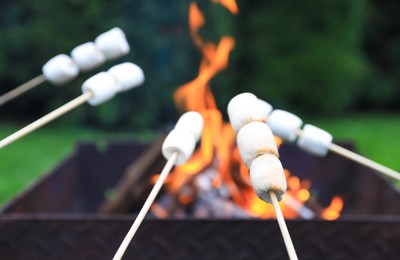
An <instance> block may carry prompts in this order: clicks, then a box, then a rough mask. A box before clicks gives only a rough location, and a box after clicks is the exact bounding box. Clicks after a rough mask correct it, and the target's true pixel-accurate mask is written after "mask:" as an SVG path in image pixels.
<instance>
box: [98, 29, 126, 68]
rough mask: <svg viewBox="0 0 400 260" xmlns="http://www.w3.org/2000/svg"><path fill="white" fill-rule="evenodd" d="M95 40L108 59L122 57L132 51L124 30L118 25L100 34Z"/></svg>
mask: <svg viewBox="0 0 400 260" xmlns="http://www.w3.org/2000/svg"><path fill="white" fill-rule="evenodd" d="M94 42H95V44H96V47H97V48H99V49H100V51H101V52H102V53H103V54H104V56H105V57H106V59H107V60H113V59H116V58H119V57H122V56H124V55H125V54H127V53H129V51H130V47H129V43H128V41H127V40H126V37H125V34H124V32H123V31H122V30H121V29H120V28H118V27H115V28H113V29H111V30H109V31H107V32H104V33H102V34H100V35H99V36H97V37H96V39H95V40H94Z"/></svg>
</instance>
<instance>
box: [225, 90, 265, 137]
mask: <svg viewBox="0 0 400 260" xmlns="http://www.w3.org/2000/svg"><path fill="white" fill-rule="evenodd" d="M228 116H229V121H230V122H231V125H232V127H233V129H234V130H235V132H236V133H237V132H239V130H240V129H241V128H242V127H243V126H244V125H246V124H248V123H250V122H254V121H263V122H265V121H266V118H265V116H264V114H263V111H262V107H261V105H260V102H259V100H258V98H257V97H256V96H255V95H253V94H251V93H242V94H239V95H237V96H235V97H233V98H232V99H231V101H230V102H229V104H228Z"/></svg>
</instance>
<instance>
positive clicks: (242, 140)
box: [237, 122, 279, 168]
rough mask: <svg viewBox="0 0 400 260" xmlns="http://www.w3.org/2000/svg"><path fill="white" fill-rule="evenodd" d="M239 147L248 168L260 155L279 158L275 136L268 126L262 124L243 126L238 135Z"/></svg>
mask: <svg viewBox="0 0 400 260" xmlns="http://www.w3.org/2000/svg"><path fill="white" fill-rule="evenodd" d="M237 145H238V148H239V152H240V156H241V157H242V160H243V162H244V164H245V165H246V166H247V168H250V165H251V163H252V161H254V159H256V158H257V157H258V156H260V155H263V154H266V153H270V154H273V155H275V156H277V157H279V153H278V149H277V148H276V143H275V139H274V136H273V135H272V132H271V130H270V129H269V127H268V125H267V124H265V123H262V122H252V123H249V124H247V125H245V126H243V127H242V128H241V129H240V131H239V133H238V135H237Z"/></svg>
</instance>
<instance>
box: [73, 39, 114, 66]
mask: <svg viewBox="0 0 400 260" xmlns="http://www.w3.org/2000/svg"><path fill="white" fill-rule="evenodd" d="M71 57H72V59H73V60H74V61H75V62H76V64H77V65H78V66H79V68H80V69H81V71H88V70H92V69H94V68H97V67H99V66H100V65H101V64H103V63H104V61H105V60H106V57H105V56H104V54H103V53H102V52H101V51H100V50H99V49H98V48H97V47H96V46H95V45H94V43H93V42H87V43H84V44H81V45H79V46H77V47H75V48H74V49H73V50H72V51H71Z"/></svg>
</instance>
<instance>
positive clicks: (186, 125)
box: [175, 111, 204, 141]
mask: <svg viewBox="0 0 400 260" xmlns="http://www.w3.org/2000/svg"><path fill="white" fill-rule="evenodd" d="M203 124H204V120H203V117H202V116H201V114H200V113H198V112H194V111H190V112H186V113H184V114H183V115H182V116H181V117H180V118H179V120H178V122H177V123H176V125H175V128H177V129H178V128H182V129H186V130H188V131H189V132H191V133H192V134H193V136H194V138H195V139H196V141H198V140H200V137H201V134H202V131H203Z"/></svg>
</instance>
